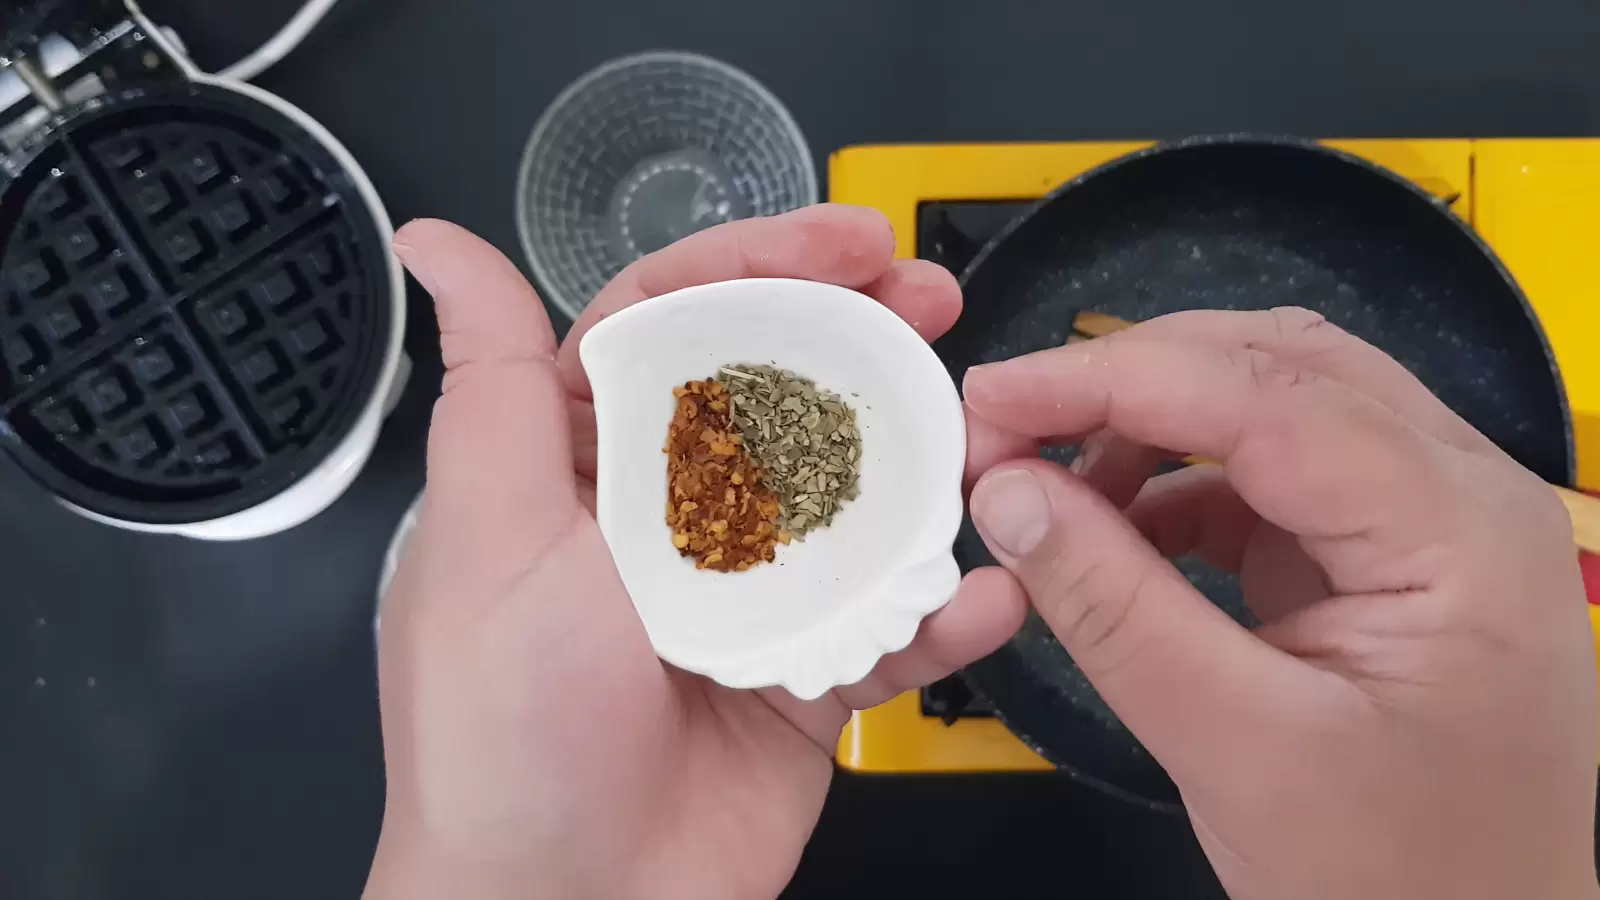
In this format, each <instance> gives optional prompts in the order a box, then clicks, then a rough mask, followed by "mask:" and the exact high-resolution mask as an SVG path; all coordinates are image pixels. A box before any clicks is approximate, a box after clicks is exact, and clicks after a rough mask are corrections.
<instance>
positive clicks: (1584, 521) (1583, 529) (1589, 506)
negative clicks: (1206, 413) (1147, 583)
mask: <svg viewBox="0 0 1600 900" xmlns="http://www.w3.org/2000/svg"><path fill="white" fill-rule="evenodd" d="M1132 325H1133V323H1132V322H1129V321H1128V320H1127V319H1119V318H1117V317H1116V316H1112V315H1107V314H1105V313H1102V312H1088V311H1085V312H1081V313H1078V314H1077V315H1076V316H1074V317H1073V319H1072V330H1073V332H1074V334H1073V336H1072V337H1070V338H1068V339H1067V342H1068V343H1077V342H1078V341H1081V340H1088V339H1091V338H1097V337H1105V336H1106V335H1108V334H1115V333H1116V332H1118V331H1121V330H1123V329H1124V328H1129V327H1132ZM1185 462H1189V463H1194V464H1200V463H1209V462H1210V460H1207V459H1202V458H1199V457H1190V458H1189V459H1187V460H1185ZM1550 487H1551V489H1552V490H1554V491H1555V492H1556V496H1557V497H1558V498H1560V500H1561V504H1562V505H1563V506H1565V507H1566V508H1567V515H1568V516H1570V517H1571V518H1572V537H1573V543H1575V544H1577V545H1578V547H1579V548H1580V549H1582V550H1587V551H1588V552H1590V553H1600V497H1591V496H1589V495H1588V494H1582V493H1579V492H1577V491H1575V490H1572V489H1571V488H1565V487H1561V486H1560V485H1551V486H1550Z"/></svg>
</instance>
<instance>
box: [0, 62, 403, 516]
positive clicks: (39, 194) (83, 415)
mask: <svg viewBox="0 0 1600 900" xmlns="http://www.w3.org/2000/svg"><path fill="white" fill-rule="evenodd" d="M115 99H116V102H106V103H102V104H100V105H98V106H96V107H91V108H89V109H87V110H86V111H84V112H82V113H79V114H77V115H75V116H74V117H73V118H71V119H69V120H68V121H67V122H65V123H62V124H61V125H60V126H59V127H57V128H55V129H53V130H52V131H51V132H50V133H49V134H48V135H47V137H46V138H45V139H44V140H43V141H41V142H40V143H39V144H38V146H36V147H35V148H33V151H32V155H31V158H30V159H29V161H28V162H27V164H26V165H25V166H23V167H22V169H21V171H20V172H19V173H18V174H17V175H16V176H15V177H14V178H11V179H9V180H6V181H3V182H0V444H3V445H4V447H5V449H6V450H7V451H8V452H9V453H10V455H11V456H12V457H13V458H14V459H15V460H16V461H17V462H18V463H19V464H20V465H21V466H22V467H23V468H24V469H25V470H27V472H28V473H29V474H30V475H32V476H33V477H34V478H35V479H36V480H38V481H39V482H41V483H43V484H44V485H45V486H46V487H48V488H49V489H50V490H51V491H52V492H54V493H55V494H56V495H57V496H59V497H61V498H62V499H64V500H66V501H68V502H70V503H72V504H74V505H76V506H78V507H80V508H82V509H86V510H89V511H92V512H95V513H99V514H101V515H105V516H109V517H113V518H116V519H121V520H124V521H132V522H146V523H158V524H167V523H186V522H199V521H206V520H210V519H215V518H220V517H223V516H227V515H229V514H232V513H235V512H239V511H241V510H244V509H248V508H250V507H252V506H254V505H256V504H258V503H261V502H263V501H265V500H267V499H269V498H271V497H273V496H274V495H276V494H278V493H279V492H281V491H283V490H284V489H286V488H287V487H289V486H290V485H292V484H294V483H295V482H296V481H297V480H298V479H300V478H301V477H303V476H304V475H305V474H306V473H307V472H308V471H310V470H311V469H312V468H313V467H314V466H316V464H317V463H319V462H321V461H322V460H323V459H324V458H326V457H327V456H328V454H329V453H330V452H331V451H332V450H333V449H334V448H335V447H337V446H338V444H339V442H340V441H341V440H342V439H343V438H344V437H345V435H346V434H348V432H349V430H350V428H351V426H352V425H353V423H354V422H355V421H356V419H357V418H358V417H359V415H360V413H361V412H362V410H363V408H364V406H365V404H366V403H367V401H368V398H369V397H370V396H371V393H372V391H373V388H374V385H375V383H376V380H377V377H378V372H379V369H380V367H381V364H382V357H383V336H384V335H385V334H387V333H388V329H389V316H390V311H389V307H388V300H387V292H386V281H385V277H384V276H385V273H386V271H387V270H386V262H385V257H384V253H385V248H384V246H383V241H382V238H381V237H380V235H379V229H378V226H377V223H376V222H375V221H374V220H373V218H372V215H371V213H370V212H369V210H368V208H367V206H366V205H365V204H364V203H363V202H362V201H361V198H360V196H359V194H358V191H357V188H356V187H355V185H354V183H353V182H352V181H351V179H350V177H349V175H348V174H347V173H346V172H345V171H344V170H343V169H342V168H341V167H340V166H339V165H338V164H337V162H336V161H335V160H334V159H333V158H332V157H331V156H330V155H329V153H328V151H327V150H325V149H324V148H323V146H322V145H321V144H319V143H318V142H317V141H316V140H314V139H313V138H312V137H311V136H310V135H308V134H306V133H304V132H303V131H302V130H301V129H300V128H299V127H298V126H297V125H295V124H294V123H293V122H292V121H290V120H289V119H288V118H287V117H285V116H283V115H281V114H279V113H278V112H277V111H275V110H273V109H271V108H270V107H267V106H265V105H263V104H261V103H258V102H254V101H250V100H246V99H244V98H241V97H240V96H239V95H238V94H237V93H235V92H232V91H226V90H221V89H218V88H214V87H210V86H205V85H189V84H185V85H181V86H177V87H170V88H168V87H162V88H151V89H142V90H139V91H135V92H132V93H128V94H125V95H122V96H119V97H117V98H115Z"/></svg>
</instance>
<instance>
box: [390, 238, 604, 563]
mask: <svg viewBox="0 0 1600 900" xmlns="http://www.w3.org/2000/svg"><path fill="white" fill-rule="evenodd" d="M394 249H395V253H396V255H398V256H399V257H400V260H401V262H403V263H405V265H406V268H407V269H408V270H409V271H410V272H411V274H412V276H413V277H415V278H416V279H417V281H418V282H420V283H421V284H422V286H423V287H424V288H426V289H427V291H428V293H430V294H432V295H433V301H434V306H435V309H436V311H437V314H438V318H439V332H440V344H441V350H442V352H443V356H444V364H445V370H446V371H445V377H444V386H443V391H442V394H441V396H440V397H439V400H438V402H437V403H436V404H435V406H434V410H433V425H432V428H431V430H430V431H429V435H428V489H427V494H426V498H425V500H424V505H423V512H422V522H421V526H420V527H422V528H423V529H424V531H426V532H429V533H430V538H433V539H438V540H445V541H447V542H448V544H449V547H450V555H451V557H452V562H453V565H452V568H453V569H454V570H455V571H457V572H465V573H471V576H472V577H473V578H481V579H485V580H486V582H487V583H491V584H492V583H503V582H504V580H505V579H507V578H510V577H514V576H516V575H519V574H521V572H522V571H523V570H525V569H526V568H527V566H528V562H529V557H528V554H530V553H533V554H537V553H538V552H539V550H540V548H542V547H544V546H545V545H546V544H548V542H549V541H550V540H551V539H552V538H553V537H554V536H556V535H558V534H560V533H561V532H562V531H563V530H565V529H566V528H567V527H568V526H570V524H571V521H572V517H573V515H574V514H575V513H576V511H577V509H578V502H577V495H576V492H575V488H574V482H573V475H572V444H571V436H570V428H569V426H568V422H567V411H566V410H567V405H566V394H565V392H564V391H563V389H562V387H561V382H560V372H559V370H558V369H557V368H556V363H555V352H556V338H555V332H554V330H553V329H552V328H551V327H550V319H549V317H548V316H547V315H546V314H545V311H544V306H543V304H541V303H540V302H539V298H538V296H537V295H536V294H535V293H534V292H533V288H532V287H530V286H529V285H528V282H527V280H526V279H524V278H523V277H522V274H521V273H520V272H519V271H518V270H517V268H516V266H514V265H512V263H511V261H510V260H508V259H506V258H505V256H504V255H502V254H501V253H500V251H498V250H496V249H495V248H494V247H493V246H491V245H490V244H488V243H487V242H485V241H484V240H482V239H481V238H478V237H477V236H475V235H473V234H472V233H471V232H468V231H466V230H465V229H463V228H460V227H457V226H455V225H451V224H450V223H448V222H440V221H434V220H425V219H424V220H418V221H415V222H412V223H410V224H408V225H406V226H405V227H404V228H402V229H400V231H399V232H398V233H397V234H396V235H395V240H394ZM507 548H516V552H509V553H508V552H507ZM458 587H459V586H458Z"/></svg>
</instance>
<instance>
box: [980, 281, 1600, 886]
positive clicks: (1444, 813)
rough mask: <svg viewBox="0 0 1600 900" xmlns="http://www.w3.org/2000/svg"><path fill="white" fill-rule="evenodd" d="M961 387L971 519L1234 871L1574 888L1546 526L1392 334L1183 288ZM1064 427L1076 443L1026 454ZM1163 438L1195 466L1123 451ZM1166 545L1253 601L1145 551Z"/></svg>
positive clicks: (1540, 496)
mask: <svg viewBox="0 0 1600 900" xmlns="http://www.w3.org/2000/svg"><path fill="white" fill-rule="evenodd" d="M965 395H966V402H967V404H968V409H969V414H970V430H971V432H972V449H971V451H970V454H969V456H970V463H971V473H970V474H971V475H972V476H974V477H976V476H978V475H979V474H980V473H984V472H985V471H986V472H987V473H986V474H982V477H981V479H979V480H978V482H977V484H976V487H975V488H974V490H973V494H972V510H973V515H974V517H975V519H976V521H977V524H978V527H979V529H980V531H981V532H982V534H983V535H984V538H985V540H986V542H987V543H988V545H989V547H990V548H991V549H992V550H993V551H994V553H995V555H996V558H997V559H999V560H1000V561H1001V563H1002V564H1003V565H1004V566H1005V567H1006V568H1007V569H1009V570H1010V571H1011V572H1012V573H1014V574H1015V576H1016V578H1017V579H1018V581H1019V582H1020V583H1021V584H1022V585H1023V586H1024V587H1025V588H1026V589H1027V592H1028V594H1029V596H1030V597H1031V598H1032V601H1033V603H1034V605H1035V606H1036V607H1037V608H1038V610H1039V612H1040V614H1041V615H1042V616H1043V617H1044V618H1045V620H1046V621H1047V622H1048V623H1049V624H1050V626H1051V628H1052V629H1053V630H1054V631H1055V633H1056V635H1057V636H1058V637H1059V638H1060V639H1061V642H1062V644H1063V645H1064V646H1065V647H1066V648H1067V650H1068V651H1069V652H1070V653H1071V654H1072V656H1073V658H1074V659H1075V660H1076V661H1077V663H1078V664H1079V665H1080V666H1081V667H1082V668H1083V671H1084V673H1085V674H1086V675H1087V676H1088V677H1089V679H1090V680H1091V681H1092V682H1093V683H1094V685H1095V686H1096V688H1098V689H1099V691H1100V692H1101V694H1102V695H1103V696H1104V697H1105V699H1106V701H1107V702H1108V703H1109V704H1110V705H1111V706H1112V708H1113V709H1115V710H1116V711H1117V713H1118V714H1119V715H1120V716H1121V717H1122V719H1123V721H1124V722H1126V723H1127V725H1128V727H1129V728H1130V729H1132V730H1133V732H1134V734H1136V735H1137V736H1138V737H1139V738H1140V740H1142V741H1143V742H1144V743H1145V745H1146V746H1147V747H1148V748H1149V749H1150V751H1151V752H1152V753H1153V754H1154V755H1155V756H1156V757H1157V759H1159V760H1160V761H1161V763H1162V765H1163V766H1165V767H1166V769H1167V771H1168V772H1169V773H1170V774H1171V776H1172V778H1173V780H1174V781H1175V782H1176V783H1177V785H1178V787H1179V789H1180V790H1181V791H1182V794H1183V799H1184V803H1185V806H1186V807H1187V809H1188V812H1189V818H1190V820H1191V822H1192V823H1193V825H1194V829H1195V832H1196V834H1197V835H1198V837H1199V840H1200V843H1201V845H1202V846H1203V847H1204V848H1205V851H1206V854H1207V855H1208V857H1209V858H1210V860H1211V862H1212V864H1213V866H1214V867H1215V868H1216V871H1217V874H1218V875H1219V876H1220V878H1221V880H1222V883H1223V885H1224V886H1225V887H1226V888H1227V889H1228V892H1229V896H1231V897H1233V898H1234V900H1297V898H1318V900H1378V898H1408V900H1432V898H1449V900H1470V898H1484V900H1488V898H1497V900H1499V898H1507V897H1530V898H1531V897H1540V898H1579V897H1584V898H1592V897H1595V896H1596V895H1597V891H1596V886H1595V868H1594V856H1593V844H1592V839H1593V836H1594V798H1595V775H1596V768H1595V751H1596V739H1597V706H1596V680H1595V670H1594V658H1593V644H1592V639H1591V637H1590V632H1589V626H1588V623H1587V619H1586V615H1585V611H1584V597H1583V591H1582V588H1581V586H1580V581H1579V574H1578V565H1577V558H1576V553H1575V551H1574V550H1573V546H1572V535H1571V530H1570V526H1569V524H1568V522H1567V519H1566V516H1565V514H1564V512H1563V510H1562V507H1561V505H1560V504H1559V503H1558V502H1557V501H1556V499H1555V498H1554V497H1553V496H1552V492H1551V491H1550V489H1549V488H1548V487H1547V486H1546V485H1544V484H1542V483H1541V482H1540V481H1539V480H1538V479H1536V478H1535V477H1534V476H1533V475H1532V474H1530V473H1529V472H1527V471H1526V470H1524V469H1523V468H1521V467H1520V466H1518V465H1516V464H1515V463H1514V462H1512V461H1511V460H1510V459H1509V458H1507V457H1506V456H1505V455H1504V454H1503V453H1501V452H1500V451H1499V450H1498V449H1496V448H1495V446H1494V445H1492V444H1491V443H1490V442H1489V441H1488V440H1487V439H1486V438H1484V437H1483V436H1482V435H1480V434H1479V433H1478V432H1476V431H1475V430H1473V429H1472V428H1471V427H1469V426H1468V425H1467V424H1466V423H1465V422H1463V421H1462V420H1461V419H1459V418H1457V417H1456V416H1455V415H1454V414H1453V413H1452V412H1451V411H1450V410H1449V409H1447V408H1446V407H1445V406H1444V405H1443V404H1442V403H1440V402H1439V401H1438V400H1437V399H1436V398H1435V397H1434V396H1433V395H1432V394H1430V393H1429V392H1428V391H1427V390H1426V389H1424V388H1423V386H1422V385H1421V384H1420V383H1418V382H1417V381H1416V379H1414V378H1413V377H1412V376H1411V375H1410V374H1409V373H1408V372H1406V371H1405V370H1404V369H1403V368H1401V366H1400V365H1399V364H1398V363H1396V362H1395V361H1394V360H1392V359H1390V358H1389V357H1387V356H1385V355H1384V354H1383V353H1381V352H1380V351H1378V350H1377V349H1376V348H1373V347H1371V346H1369V345H1367V344H1365V343H1362V342H1361V341H1359V340H1357V339H1355V338H1354V337H1352V336H1350V335H1348V334H1346V333H1344V332H1343V331H1340V330H1339V329H1337V328H1335V327H1334V326H1332V325H1330V324H1328V323H1326V322H1324V321H1323V320H1322V319H1321V317H1319V316H1317V315H1315V314H1312V313H1309V312H1307V311H1305V310H1296V309H1282V310H1273V311H1271V312H1249V313H1234V312H1214V311H1203V312H1188V313H1180V314H1177V315H1172V316H1166V317H1163V318H1160V319H1156V320H1152V321H1150V322H1147V323H1145V324H1141V325H1138V326H1136V327H1134V328H1132V329H1130V330H1128V331H1126V332H1123V333H1121V334H1117V335H1114V336H1112V337H1109V338H1104V339H1101V340H1097V341H1092V342H1088V343H1085V344H1081V345H1075V346H1070V347H1063V348H1060V349H1055V350H1047V351H1045V352H1042V353H1037V354H1033V355H1030V356H1026V357H1022V358H1019V359H1015V360H1010V361H1007V362H1003V363H999V364H996V365H993V366H983V367H980V368H976V369H974V370H972V371H971V373H969V374H968V376H967V379H966V385H965ZM1085 436H1089V439H1088V443H1087V445H1086V450H1085V454H1084V460H1085V461H1084V462H1083V463H1082V464H1081V465H1080V466H1079V467H1078V468H1077V469H1076V471H1075V472H1069V471H1068V470H1066V469H1062V468H1059V467H1056V466H1053V465H1050V464H1047V463H1044V462H1042V461H1039V460H1037V459H1032V458H1031V457H1032V456H1033V455H1034V452H1035V444H1034V442H1035V441H1036V440H1039V439H1046V438H1048V439H1071V440H1075V439H1080V438H1083V437H1085ZM1190 453H1195V454H1200V455H1202V456H1205V457H1208V458H1210V459H1214V460H1218V461H1220V462H1221V463H1222V465H1221V467H1217V466H1193V467H1190V468H1187V469H1185V470H1182V471H1178V472H1174V473H1171V474H1167V475H1163V476H1160V477H1157V478H1154V479H1152V480H1149V481H1148V482H1146V479H1147V478H1148V477H1149V475H1150V473H1151V471H1152V470H1153V468H1154V467H1155V466H1156V464H1157V462H1158V461H1159V460H1160V459H1161V458H1162V457H1163V456H1170V455H1172V454H1177V455H1183V454H1190ZM1025 458H1026V459H1025ZM1189 553H1197V554H1199V555H1201V556H1202V557H1204V558H1205V559H1207V560H1208V561H1210V562H1211V563H1213V564H1215V565H1218V566H1221V567H1223V568H1226V569H1229V570H1232V571H1235V572H1238V573H1239V575H1240V578H1241V581H1242V585H1243V588H1244V592H1245V596H1246V600H1247V602H1248V603H1249V605H1250V607H1251V609H1252V610H1253V611H1254V612H1255V613H1256V615H1257V616H1259V617H1260V619H1261V620H1262V622H1263V623H1264V624H1263V625H1262V626H1261V627H1260V628H1259V629H1257V630H1255V632H1254V633H1252V632H1251V631H1248V630H1246V629H1243V628H1241V627H1239V626H1238V625H1236V624H1234V622H1233V621H1231V620H1230V619H1228V618H1227V617H1226V616H1225V615H1223V614H1222V613H1220V612H1219V611H1218V610H1217V609H1216V608H1214V607H1213V606H1212V605H1211V604H1209V603H1208V602H1206V600H1205V598H1204V597H1202V596H1201V595H1200V594H1199V593H1198V592H1196V591H1195V590H1194V588H1192V587H1191V586H1190V585H1189V584H1188V582H1186V581H1185V580H1184V578H1183V577H1182V576H1180V575H1179V574H1178V572H1177V570H1176V569H1174V568H1173V567H1172V565H1170V564H1169V563H1168V562H1167V561H1166V559H1165V558H1164V557H1176V556H1182V555H1185V554H1189ZM985 584H987V585H990V586H992V585H994V582H992V581H990V582H985Z"/></svg>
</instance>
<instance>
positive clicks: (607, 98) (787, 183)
mask: <svg viewBox="0 0 1600 900" xmlns="http://www.w3.org/2000/svg"><path fill="white" fill-rule="evenodd" d="M516 196H517V231H518V234H519V236H520V237H521V240H522V249H523V252H524V253H525V254H527V258H528V264H529V266H530V267H531V268H532V270H533V276H534V279H535V280H536V281H537V282H538V286H539V288H540V289H541V290H542V291H543V292H544V296H545V298H546V299H548V300H549V301H550V302H551V303H552V304H554V305H555V306H556V307H557V308H558V309H560V310H561V311H562V312H564V313H566V314H567V316H568V317H570V318H577V316H578V314H579V313H580V312H582V311H583V308H584V307H585V306H587V305H588V303H589V300H590V299H591V298H593V297H594V295H595V293H596V292H597V291H599V290H600V288H601V287H603V286H604V285H605V283H606V282H607V281H609V280H610V279H611V277H612V276H614V275H616V274H617V273H618V272H619V271H621V270H622V268H623V267H624V266H626V265H627V264H628V263H630V262H632V261H634V260H635V259H638V258H639V257H640V256H643V255H645V254H647V253H650V252H652V251H655V250H659V249H660V248H662V247H664V246H666V245H667V244H670V243H672V242H673V241H676V240H678V239H679V238H682V237H685V236H687V235H689V234H692V233H694V232H696V231H699V230H701V229H704V228H709V227H710V226H712V225H716V224H719V223H722V222H727V221H732V220H734V219H743V218H748V217H751V216H770V215H775V214H777V213H781V212H786V211H788V210H791V209H795V208H798V207H801V206H808V205H810V204H812V203H815V202H816V201H817V176H816V171H815V169H814V168H813V165H812V160H811V152H810V150H808V149H807V147H806V142H805V137H804V136H803V135H802V134H801V133H800V128H799V126H797V125H796V124H795V122H794V119H793V118H792V117H791V116H790V115H789V111H788V110H787V109H785V108H784V106H783V104H782V103H780V102H779V101H778V98H776V97H774V96H773V95H772V93H771V92H770V91H768V90H767V89H766V88H764V87H762V86H761V85H760V84H759V83H758V82H757V81H756V80H755V79H753V78H751V77H750V76H749V75H747V74H745V73H744V72H741V71H739V70H738V69H735V68H733V67H732V66H729V65H727V64H726V63H722V62H718V61H717V60H714V59H710V58H708V57H704V56H697V55H694V54H689V53H669V52H653V53H643V54H639V55H637V56H628V57H624V58H622V59H618V60H613V61H612V62H608V63H606V64H605V65H602V66H600V67H599V68H597V69H594V70H592V71H590V72H589V73H587V74H585V75H584V76H583V77H581V78H579V79H578V80H577V81H576V82H574V83H573V84H572V85H570V86H569V87H567V89H566V90H564V91H562V92H561V95H560V96H559V97H557V98H556V100H555V102H554V103H552V104H551V105H550V108H549V109H547V110H545V113H544V115H543V116H541V117H540V118H539V122H538V124H537V125H535V126H534V129H533V134H532V135H531V136H530V137H529V138H528V145H527V148H526V149H525V150H524V151H523V155H522V164H521V167H520V170H519V171H518V174H517V194H516Z"/></svg>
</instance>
